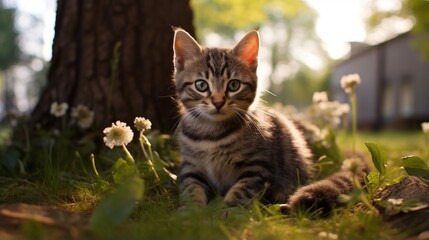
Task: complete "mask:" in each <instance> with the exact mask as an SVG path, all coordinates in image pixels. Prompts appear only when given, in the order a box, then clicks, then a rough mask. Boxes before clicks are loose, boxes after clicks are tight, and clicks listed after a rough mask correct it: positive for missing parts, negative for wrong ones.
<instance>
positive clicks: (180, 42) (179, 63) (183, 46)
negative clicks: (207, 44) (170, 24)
mask: <svg viewBox="0 0 429 240" xmlns="http://www.w3.org/2000/svg"><path fill="white" fill-rule="evenodd" d="M173 50H174V66H175V67H176V69H177V70H183V68H184V67H185V63H186V61H189V60H191V59H193V58H195V57H197V56H199V55H200V54H201V52H202V50H201V47H200V45H199V44H198V43H197V41H195V39H194V38H192V37H191V35H189V33H187V32H186V31H185V30H182V29H177V30H176V31H175V33H174V43H173Z"/></svg>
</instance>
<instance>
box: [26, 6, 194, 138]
mask: <svg viewBox="0 0 429 240" xmlns="http://www.w3.org/2000/svg"><path fill="white" fill-rule="evenodd" d="M192 17H193V15H192V10H191V8H190V5H189V0H157V1H153V0H148V1H146V0H144V1H141V0H73V1H66V0H59V1H58V9H57V18H56V26H55V38H54V43H53V56H52V61H51V68H50V70H49V73H48V83H47V86H46V88H45V90H44V92H43V93H42V96H41V98H40V100H39V102H38V104H37V106H36V107H35V109H34V111H33V114H32V116H31V122H32V124H33V125H35V124H38V125H41V126H42V127H49V126H53V125H55V124H58V123H57V122H58V121H59V120H58V119H57V118H55V117H53V116H52V115H50V113H49V111H50V105H51V104H52V102H54V101H57V102H67V103H68V104H69V106H70V107H73V106H76V105H78V104H83V105H86V106H88V107H89V108H91V109H92V110H93V111H94V113H95V121H94V128H95V129H101V128H104V127H107V126H109V125H110V123H111V122H113V121H116V120H121V121H125V122H127V123H129V124H130V123H132V121H133V119H134V118H135V117H145V118H148V119H150V120H151V121H152V123H153V128H156V129H159V130H161V132H171V131H172V129H173V127H174V124H175V122H176V121H177V119H175V116H176V115H177V113H176V106H175V103H174V101H173V100H172V97H173V95H174V86H173V84H172V81H171V76H172V73H173V62H172V58H173V51H172V40H173V30H172V27H182V28H184V29H185V30H187V31H189V32H190V33H191V34H194V28H193V25H192ZM115 49H117V51H115ZM115 52H116V53H117V54H115ZM115 55H116V56H115Z"/></svg>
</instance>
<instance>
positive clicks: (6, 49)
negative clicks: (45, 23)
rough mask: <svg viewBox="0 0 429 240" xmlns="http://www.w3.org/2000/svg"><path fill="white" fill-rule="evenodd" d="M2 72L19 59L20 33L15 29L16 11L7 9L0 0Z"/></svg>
mask: <svg viewBox="0 0 429 240" xmlns="http://www.w3.org/2000/svg"><path fill="white" fill-rule="evenodd" d="M0 46H1V47H0V71H1V70H6V69H8V68H9V67H10V66H12V65H13V64H15V63H16V62H18V59H19V53H20V51H19V47H18V31H17V30H16V28H15V9H13V8H5V6H4V5H3V1H2V0H0Z"/></svg>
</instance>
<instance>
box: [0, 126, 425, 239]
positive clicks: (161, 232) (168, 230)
mask: <svg viewBox="0 0 429 240" xmlns="http://www.w3.org/2000/svg"><path fill="white" fill-rule="evenodd" d="M337 141H338V143H339V146H340V149H351V148H352V147H351V142H352V141H351V138H350V136H347V135H345V134H339V136H338V138H337ZM367 141H373V142H377V143H379V144H380V145H381V146H383V148H384V149H385V150H386V152H387V153H388V155H389V156H390V159H391V161H397V160H398V159H399V158H400V157H401V156H405V155H410V154H416V155H420V156H421V157H422V158H424V159H427V156H426V155H424V154H425V152H424V151H423V146H424V145H423V136H422V133H421V132H417V131H416V132H399V131H383V132H379V133H373V132H362V133H360V134H359V135H358V138H357V149H358V151H360V152H362V153H364V154H366V155H368V156H369V153H368V151H367V150H366V147H365V145H364V142H367ZM161 150H163V149H161ZM49 156H52V155H49ZM51 160H53V162H58V159H51ZM46 162H47V163H50V162H51V161H48V160H46ZM394 165H396V164H394ZM88 166H89V165H87V169H91V168H90V167H88ZM47 168H48V169H44V170H43V169H42V171H46V173H47V174H46V176H44V177H45V178H43V179H42V180H38V181H31V182H30V181H27V180H23V179H21V178H12V177H8V178H6V177H3V178H0V203H13V202H25V203H33V204H49V205H55V206H60V207H63V208H66V209H69V210H72V211H77V212H88V211H91V210H93V209H94V207H95V206H96V205H97V203H98V201H99V200H100V199H101V198H102V196H104V195H105V190H106V189H107V188H108V186H104V187H100V185H99V184H98V182H97V179H96V178H95V177H94V175H91V176H90V177H85V178H82V179H76V178H71V177H67V176H66V177H64V173H60V172H59V171H58V169H57V168H56V167H55V166H53V165H49V164H48V165H47ZM108 173H109V172H108V171H107V172H106V171H105V174H104V175H106V174H108ZM102 175H103V174H102ZM42 177H43V176H42ZM51 180H52V181H54V182H55V183H50V182H49V181H51ZM146 184H150V183H148V182H146ZM146 189H148V186H147V187H146ZM225 215H226V209H225V206H224V205H223V203H222V201H220V200H217V201H214V202H213V203H211V204H210V205H209V206H208V207H207V208H204V209H187V210H178V197H177V193H176V192H175V191H169V192H165V193H160V192H158V193H155V191H148V192H146V194H145V196H144V198H143V200H141V201H139V203H138V204H137V206H136V208H135V210H134V211H133V212H132V215H131V217H130V219H129V220H127V221H126V223H125V224H121V225H119V226H116V227H112V228H109V229H98V230H97V229H96V230H95V231H93V232H90V235H91V236H94V237H95V238H98V239H118V238H120V239H335V238H337V239H402V238H404V237H405V236H402V235H401V231H400V230H398V229H395V228H394V227H393V226H391V225H390V224H388V223H385V222H383V221H382V219H381V217H380V216H378V215H377V214H376V213H374V212H371V211H369V210H368V209H366V208H364V207H355V206H351V207H349V208H342V209H338V210H337V211H335V213H334V214H333V215H332V216H331V217H329V218H325V219H320V218H315V219H313V218H310V217H309V216H308V215H305V214H304V215H299V216H285V215H282V214H280V212H279V211H278V206H269V207H265V206H261V205H258V204H254V206H251V207H250V208H246V209H242V208H237V209H233V210H231V211H230V212H228V217H225ZM82 231H84V230H82ZM85 231H87V229H86V230H85Z"/></svg>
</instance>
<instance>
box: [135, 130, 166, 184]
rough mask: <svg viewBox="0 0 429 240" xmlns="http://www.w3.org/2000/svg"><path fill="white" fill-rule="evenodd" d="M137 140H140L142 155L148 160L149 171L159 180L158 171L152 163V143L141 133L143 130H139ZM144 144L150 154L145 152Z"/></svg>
mask: <svg viewBox="0 0 429 240" xmlns="http://www.w3.org/2000/svg"><path fill="white" fill-rule="evenodd" d="M139 141H140V147H141V149H142V150H143V154H144V156H145V157H146V159H147V161H148V163H149V167H150V169H151V171H152V173H153V175H154V176H155V178H156V180H157V181H158V182H160V181H161V180H160V178H159V176H158V173H157V172H156V170H155V167H154V165H153V160H154V158H153V151H152V144H151V143H150V142H149V140H148V139H147V138H146V137H145V136H144V135H143V131H140V136H139ZM144 145H147V146H148V149H149V154H150V156H149V155H148V154H147V152H146V148H145V146H144Z"/></svg>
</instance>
